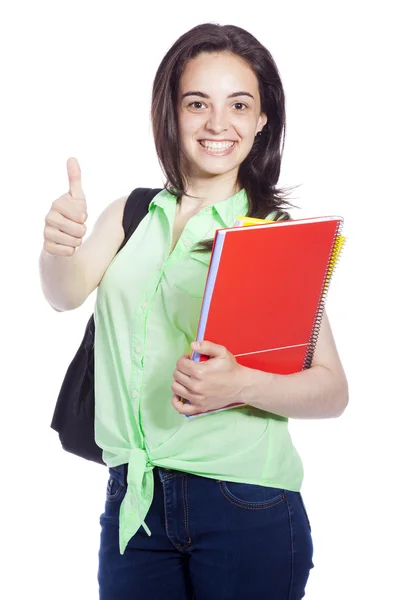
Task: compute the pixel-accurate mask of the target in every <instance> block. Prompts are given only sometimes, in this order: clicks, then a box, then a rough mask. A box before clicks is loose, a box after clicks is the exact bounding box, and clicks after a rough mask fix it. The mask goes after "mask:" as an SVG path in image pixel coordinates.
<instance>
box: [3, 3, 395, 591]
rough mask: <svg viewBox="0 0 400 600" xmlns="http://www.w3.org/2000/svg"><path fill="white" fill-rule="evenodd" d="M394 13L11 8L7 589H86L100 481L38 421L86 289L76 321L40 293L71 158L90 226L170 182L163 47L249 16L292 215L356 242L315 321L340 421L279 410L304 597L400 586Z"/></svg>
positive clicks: (217, 6)
mask: <svg viewBox="0 0 400 600" xmlns="http://www.w3.org/2000/svg"><path fill="white" fill-rule="evenodd" d="M394 6H395V2H392V3H389V2H385V1H380V2H373V3H372V2H368V1H363V2H361V1H360V2H356V1H351V0H350V1H347V2H345V1H335V2H317V1H316V2H304V1H301V2H293V3H291V2H288V1H280V2H276V1H274V2H269V1H265V2H262V3H261V2H260V3H259V2H255V1H253V2H251V1H247V2H243V1H242V2H222V1H219V2H216V1H215V0H214V1H212V2H209V1H206V0H203V1H202V2H198V3H196V2H171V1H170V2H165V3H164V2H163V3H160V5H157V3H156V4H154V3H150V2H134V1H133V0H131V1H128V0H125V1H116V0H114V1H113V3H111V2H104V1H99V0H97V1H96V2H94V1H92V2H89V1H85V0H79V1H77V0H68V1H60V0H56V1H52V2H50V1H47V2H45V1H43V0H36V1H35V2H28V1H25V2H21V1H19V2H18V0H14V1H13V3H12V4H11V2H8V3H4V4H3V7H2V9H1V14H0V23H1V24H0V46H1V47H0V51H1V56H2V60H1V70H2V74H1V84H2V90H3V91H2V93H1V100H0V101H1V111H0V119H1V141H0V144H1V163H0V165H1V184H2V185H1V194H2V203H1V215H2V227H1V236H0V239H1V245H2V249H1V266H2V269H1V271H2V273H1V292H2V293H1V303H2V307H1V308H2V312H1V314H2V335H1V338H2V342H3V343H2V349H3V353H2V361H1V365H2V369H1V384H2V385H1V415H2V418H1V459H2V477H1V479H2V489H1V499H2V511H1V540H2V543H1V546H2V551H3V560H2V566H3V569H4V573H3V575H2V597H4V598H7V600H8V599H14V598H15V599H18V600H19V599H21V598H28V597H29V598H30V597H38V598H39V597H40V598H47V597H49V598H57V599H58V600H64V599H68V600H70V599H71V598H74V599H76V600H81V599H82V600H83V599H84V600H92V599H93V600H95V599H96V598H97V579H96V577H97V553H98V546H99V535H100V526H99V515H100V513H101V512H102V511H103V508H104V501H105V490H106V482H107V478H108V473H107V470H106V468H105V467H102V466H100V465H96V464H92V463H87V462H85V461H83V460H81V459H79V458H76V457H74V456H72V455H69V454H67V453H66V452H64V451H63V450H62V449H61V446H60V444H59V441H58V437H57V434H56V433H55V432H54V431H52V430H51V429H50V427H49V425H50V421H51V417H52V413H53V408H54V404H55V401H56V398H57V395H58V392H59V388H60V385H61V382H62V379H63V377H64V373H65V371H66V369H67V367H68V365H69V362H70V361H71V359H72V357H73V356H74V354H75V352H76V350H77V348H78V345H79V343H80V341H81V339H82V336H83V332H84V328H85V325H86V322H87V320H88V318H89V316H90V314H91V313H92V312H93V307H94V302H95V293H94V294H93V295H92V296H91V297H90V298H89V299H88V300H87V301H86V303H85V304H84V305H83V306H82V307H81V308H80V309H79V310H76V311H72V312H66V313H57V312H55V311H54V310H53V309H52V308H51V307H50V306H49V305H48V304H47V302H46V300H45V298H44V296H43V295H42V292H41V288H40V281H39V270H38V258H39V254H40V250H41V247H42V243H43V239H42V233H43V227H44V217H45V215H46V213H47V212H48V211H49V209H50V205H51V203H52V201H53V200H55V199H56V198H57V197H58V196H60V195H61V194H63V193H65V192H67V191H68V186H67V171H66V162H67V159H68V157H70V156H75V157H77V158H78V160H79V162H80V165H81V168H82V174H83V187H84V190H85V193H86V197H87V202H88V212H89V220H88V222H87V225H88V230H89V231H88V233H90V230H91V228H92V226H93V224H94V222H95V220H96V219H97V217H98V216H99V214H100V212H101V211H102V210H103V209H104V208H105V206H106V205H107V204H109V203H110V202H111V201H113V200H115V199H116V198H118V197H120V196H122V195H124V194H127V193H129V192H130V191H131V190H132V189H134V188H135V187H138V186H149V187H159V186H160V187H161V186H162V181H163V180H162V174H161V170H160V168H159V166H158V162H157V158H156V155H155V151H154V147H153V141H152V137H151V129H150V120H149V113H150V97H151V86H152V81H153V77H154V75H155V72H156V69H157V66H158V64H159V62H160V61H161V59H162V57H163V55H164V54H165V52H166V51H167V50H168V48H169V47H170V46H171V45H172V43H173V42H174V41H175V40H176V39H177V38H178V37H179V36H180V35H181V34H182V33H184V32H185V31H187V30H188V29H189V28H191V27H192V26H194V25H196V24H199V23H202V22H206V21H214V22H218V23H221V24H234V25H239V26H241V27H244V28H245V29H248V30H249V31H250V32H251V33H252V34H253V35H255V36H256V37H257V38H258V39H259V40H260V41H261V42H262V43H263V44H264V45H265V46H266V47H267V48H268V49H269V50H270V51H271V53H272V55H273V56H274V58H275V60H276V62H277V64H278V68H279V70H280V73H281V76H282V79H283V84H284V88H285V92H286V96H287V122H288V129H287V143H286V148H285V152H284V160H283V165H282V173H281V179H280V184H282V185H298V184H299V185H300V187H299V188H297V190H296V191H295V192H294V194H293V201H294V203H295V204H298V205H299V206H300V207H301V210H295V211H292V216H294V217H295V218H296V217H300V216H322V215H331V214H334V215H341V216H343V217H344V223H345V225H344V230H343V233H344V234H345V235H346V236H347V237H348V242H347V244H346V246H345V248H344V250H343V254H342V258H341V260H340V262H339V264H338V267H337V269H336V271H335V275H334V278H333V281H332V285H331V288H330V291H329V295H328V301H327V313H328V316H329V318H330V322H331V325H332V328H333V332H334V335H335V339H336V343H337V346H338V350H339V353H340V356H341V359H342V362H343V365H344V367H345V370H346V373H347V376H348V380H349V387H350V404H349V406H348V408H347V410H346V412H345V414H344V415H343V416H342V417H340V418H339V419H330V420H291V421H290V431H291V434H292V437H293V440H294V442H295V445H296V447H297V449H298V451H299V452H300V455H301V456H302V459H303V462H304V468H305V478H304V483H303V488H302V494H303V498H304V500H305V504H306V507H307V510H308V513H309V517H310V521H311V526H312V534H313V541H314V564H315V568H314V569H313V570H312V571H311V573H310V578H309V582H308V586H307V593H306V597H307V599H308V600H338V598H340V599H341V600H350V599H351V600H353V599H357V600H358V599H369V598H371V599H372V598H373V599H378V598H394V597H396V596H397V593H398V561H399V550H398V539H399V533H400V532H399V525H398V521H399V517H398V514H399V511H398V496H397V494H396V492H395V488H396V484H397V479H398V473H399V468H398V453H399V451H398V444H397V440H398V438H399V435H398V421H397V418H398V416H399V410H398V403H399V400H400V394H399V383H398V382H399V367H398V362H399V352H398V344H396V341H397V340H398V339H399V334H400V332H399V318H398V299H397V291H396V290H397V278H398V272H399V259H400V255H399V250H398V243H399V233H398V227H399V217H400V215H399V204H398V203H399V192H398V181H397V175H398V168H397V167H398V161H399V155H398V136H399V117H398V107H399V95H398V91H397V89H396V88H397V86H398V81H396V79H397V78H398V58H399V46H398V42H397V37H398V32H397V30H396V20H395V18H394ZM4 555H5V559H6V562H5V563H4ZM4 567H5V568H4ZM5 590H7V592H6V595H4V591H5ZM244 600H247V599H244Z"/></svg>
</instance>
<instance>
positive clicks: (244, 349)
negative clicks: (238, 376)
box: [202, 218, 341, 374]
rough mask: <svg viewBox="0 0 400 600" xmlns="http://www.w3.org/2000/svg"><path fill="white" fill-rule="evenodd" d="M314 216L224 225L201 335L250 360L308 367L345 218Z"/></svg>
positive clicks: (278, 368)
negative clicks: (284, 221)
mask: <svg viewBox="0 0 400 600" xmlns="http://www.w3.org/2000/svg"><path fill="white" fill-rule="evenodd" d="M308 221H309V220H307V219H304V220H302V221H300V220H299V221H295V222H291V224H290V225H289V224H285V225H284V224H270V225H266V226H257V227H251V228H250V227H241V228H234V229H228V230H225V231H224V230H220V231H222V232H223V235H224V238H225V239H224V243H223V249H222V253H221V256H220V261H219V267H218V274H217V277H216V280H215V285H214V289H213V292H212V298H211V303H210V308H209V312H208V318H207V322H206V327H205V331H204V336H203V338H202V339H204V340H208V341H211V342H215V343H217V344H222V345H223V346H225V347H226V348H227V349H228V350H229V351H230V352H232V354H234V355H235V356H236V359H237V361H238V362H239V363H240V364H242V365H245V366H246V367H252V368H254V369H260V370H263V371H270V372H274V373H281V374H288V373H294V372H297V371H300V370H302V368H303V363H304V361H305V357H306V353H307V349H308V346H309V343H310V341H311V336H312V332H313V329H314V327H313V325H314V319H315V318H316V317H317V315H318V311H319V310H321V308H320V301H321V297H322V292H323V287H324V284H325V281H326V277H327V269H328V265H329V259H330V256H331V252H332V248H333V245H334V243H335V240H336V236H337V232H338V225H339V223H341V219H340V218H335V219H333V220H332V219H331V220H328V221H316V222H308ZM219 234H220V233H217V234H216V235H219ZM203 309H204V303H203Z"/></svg>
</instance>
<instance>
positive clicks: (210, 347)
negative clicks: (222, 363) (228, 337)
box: [190, 341, 227, 358]
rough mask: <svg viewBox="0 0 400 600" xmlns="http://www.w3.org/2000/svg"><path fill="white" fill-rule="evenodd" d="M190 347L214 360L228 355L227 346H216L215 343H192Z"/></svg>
mask: <svg viewBox="0 0 400 600" xmlns="http://www.w3.org/2000/svg"><path fill="white" fill-rule="evenodd" d="M190 347H191V348H192V350H194V351H195V352H198V353H199V354H205V355H206V356H211V357H212V358H222V357H225V356H226V354H227V350H226V348H225V346H220V345H219V344H214V342H207V341H204V342H192V343H191V344H190Z"/></svg>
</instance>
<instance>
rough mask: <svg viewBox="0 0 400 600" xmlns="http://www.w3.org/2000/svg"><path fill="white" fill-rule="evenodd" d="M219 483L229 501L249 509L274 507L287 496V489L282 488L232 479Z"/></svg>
mask: <svg viewBox="0 0 400 600" xmlns="http://www.w3.org/2000/svg"><path fill="white" fill-rule="evenodd" d="M218 483H219V488H220V490H221V492H222V494H223V496H224V497H225V498H226V499H227V500H229V502H231V503H232V504H235V505H236V506H239V507H240V508H247V509H249V510H254V509H267V508H272V507H273V506H276V505H277V504H280V503H281V502H283V501H284V500H285V498H286V494H285V490H283V489H281V488H274V487H267V486H263V485H254V484H251V483H236V482H232V481H219V482H218Z"/></svg>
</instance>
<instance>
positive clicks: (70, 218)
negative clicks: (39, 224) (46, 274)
mask: <svg viewBox="0 0 400 600" xmlns="http://www.w3.org/2000/svg"><path fill="white" fill-rule="evenodd" d="M67 173H68V182H69V192H68V193H66V194H63V195H62V196H60V197H59V198H57V200H55V201H54V202H53V204H52V205H51V209H50V211H49V212H48V214H47V215H46V217H45V227H44V233H43V235H44V244H43V250H45V251H46V252H47V253H48V254H52V255H53V256H73V254H74V253H75V250H76V248H77V247H78V246H80V245H81V244H82V240H83V238H84V236H85V233H86V225H85V222H86V220H87V218H88V214H87V205H86V197H85V194H84V191H83V189H82V174H81V169H80V166H79V163H78V161H77V159H76V158H69V159H68V161H67Z"/></svg>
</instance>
